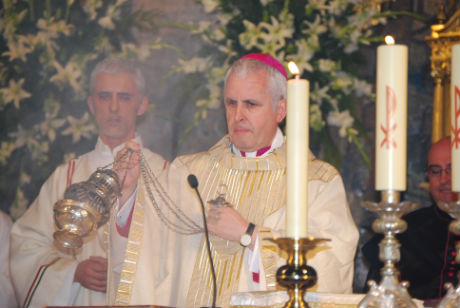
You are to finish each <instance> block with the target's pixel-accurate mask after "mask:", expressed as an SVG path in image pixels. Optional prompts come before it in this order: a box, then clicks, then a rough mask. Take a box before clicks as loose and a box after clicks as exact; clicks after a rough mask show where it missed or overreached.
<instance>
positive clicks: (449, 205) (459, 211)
mask: <svg viewBox="0 0 460 308" xmlns="http://www.w3.org/2000/svg"><path fill="white" fill-rule="evenodd" d="M437 204H438V206H439V208H440V209H442V210H443V211H444V212H447V213H449V214H451V215H452V216H453V217H454V220H453V221H451V222H450V223H449V231H450V232H452V233H453V234H456V235H460V200H458V198H457V201H453V202H442V201H438V202H437ZM455 248H456V249H457V255H456V257H455V261H456V262H457V263H458V264H460V243H458V244H457V246H456V247H455ZM457 277H458V283H457V287H456V288H455V287H454V286H453V285H452V284H451V283H446V284H445V288H446V290H447V293H446V295H444V297H443V298H442V300H441V301H440V302H439V304H438V306H437V307H438V308H458V307H460V304H459V303H460V272H459V273H458V274H457Z"/></svg>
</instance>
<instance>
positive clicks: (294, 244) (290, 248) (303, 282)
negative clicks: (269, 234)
mask: <svg viewBox="0 0 460 308" xmlns="http://www.w3.org/2000/svg"><path fill="white" fill-rule="evenodd" d="M270 240H271V241H272V242H274V243H276V244H277V245H278V247H279V248H280V249H281V250H283V251H285V252H287V254H288V258H287V265H283V266H282V267H280V268H279V269H278V271H277V272H276V280H277V281H278V283H279V284H280V285H281V286H283V287H285V288H287V291H288V294H289V301H288V302H287V303H286V304H285V306H284V308H306V307H309V306H308V303H307V302H305V300H304V295H305V291H306V290H307V289H308V288H310V287H312V286H314V285H315V283H316V281H317V279H318V277H317V274H316V271H315V269H314V268H313V267H311V266H308V265H307V259H306V257H305V255H306V253H307V252H308V251H309V250H311V249H313V248H314V247H315V246H316V245H317V244H318V243H320V242H324V241H328V240H327V239H315V238H311V237H310V238H301V239H293V238H273V239H270Z"/></svg>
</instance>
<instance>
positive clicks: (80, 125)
mask: <svg viewBox="0 0 460 308" xmlns="http://www.w3.org/2000/svg"><path fill="white" fill-rule="evenodd" d="M67 122H68V123H69V127H67V128H66V129H65V130H63V131H62V135H64V136H69V135H71V136H72V141H73V142H74V143H75V142H78V141H80V139H81V138H90V137H91V136H93V135H94V134H95V132H96V126H95V125H94V124H93V123H91V121H90V117H89V114H88V112H85V114H84V115H83V117H81V118H80V119H77V118H74V117H73V116H67Z"/></svg>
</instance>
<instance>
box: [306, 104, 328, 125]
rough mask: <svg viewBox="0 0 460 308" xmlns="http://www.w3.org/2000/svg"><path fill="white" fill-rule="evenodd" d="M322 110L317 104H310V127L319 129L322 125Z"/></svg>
mask: <svg viewBox="0 0 460 308" xmlns="http://www.w3.org/2000/svg"><path fill="white" fill-rule="evenodd" d="M324 124H325V122H324V120H323V112H322V111H321V108H320V107H319V105H318V104H311V105H310V127H311V128H313V129H314V130H315V131H320V130H321V129H322V128H323V127H324Z"/></svg>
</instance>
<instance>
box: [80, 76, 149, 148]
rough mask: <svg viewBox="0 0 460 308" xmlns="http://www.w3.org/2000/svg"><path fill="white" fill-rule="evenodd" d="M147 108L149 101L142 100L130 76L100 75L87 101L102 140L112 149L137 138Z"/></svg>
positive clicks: (144, 98) (133, 77) (132, 77)
mask: <svg viewBox="0 0 460 308" xmlns="http://www.w3.org/2000/svg"><path fill="white" fill-rule="evenodd" d="M147 104H148V99H147V97H140V93H139V90H138V88H137V85H136V81H135V76H134V74H131V73H119V74H107V73H99V74H98V75H97V76H96V79H95V84H94V89H93V92H92V93H91V96H90V97H89V98H88V105H89V108H90V110H91V112H92V113H93V114H94V116H95V117H96V122H97V125H98V129H99V136H100V137H101V139H102V141H104V143H105V144H107V145H108V146H109V147H111V148H114V147H116V146H118V145H120V144H122V143H124V142H126V141H128V140H130V139H132V138H134V135H135V131H136V118H137V116H139V115H141V114H143V113H144V112H145V111H146V110H147Z"/></svg>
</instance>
